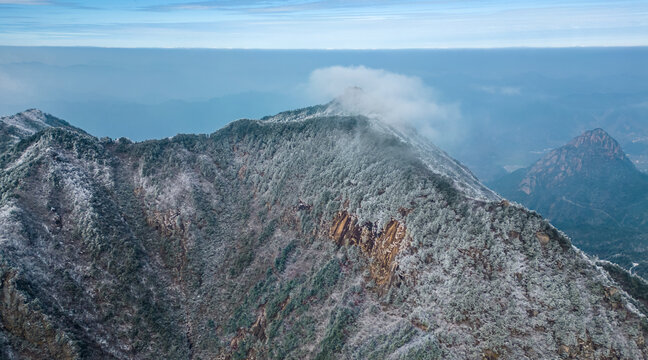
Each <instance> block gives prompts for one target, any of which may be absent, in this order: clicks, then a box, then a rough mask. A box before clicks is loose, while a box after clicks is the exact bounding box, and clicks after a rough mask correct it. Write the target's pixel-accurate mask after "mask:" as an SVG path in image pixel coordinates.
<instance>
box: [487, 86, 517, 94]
mask: <svg viewBox="0 0 648 360" xmlns="http://www.w3.org/2000/svg"><path fill="white" fill-rule="evenodd" d="M477 89H479V90H481V91H483V92H486V93H489V94H496V95H520V94H521V93H522V89H520V88H519V87H514V86H478V87H477Z"/></svg>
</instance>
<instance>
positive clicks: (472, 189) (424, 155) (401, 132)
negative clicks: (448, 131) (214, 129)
mask: <svg viewBox="0 0 648 360" xmlns="http://www.w3.org/2000/svg"><path fill="white" fill-rule="evenodd" d="M335 116H343V117H344V116H346V117H349V116H360V115H357V114H355V113H354V112H353V111H349V110H347V109H346V108H345V107H344V106H343V105H342V104H341V103H340V102H339V101H338V100H334V101H332V102H330V103H328V104H326V105H319V106H312V107H308V108H304V109H298V110H293V111H287V112H282V113H279V114H277V115H274V116H269V117H265V118H263V119H262V120H263V121H267V122H273V123H277V122H278V123H286V122H294V121H307V120H310V119H314V118H326V117H335ZM363 117H364V116H363ZM366 118H367V120H369V121H370V122H371V124H372V126H373V127H374V128H375V129H376V130H379V131H381V132H384V133H385V134H387V135H391V136H395V137H397V138H398V139H400V140H401V141H402V142H404V143H406V144H409V145H410V146H412V147H413V148H414V150H415V151H416V152H417V153H418V156H419V158H420V159H421V160H422V161H423V162H424V163H426V164H427V165H428V167H429V168H430V170H432V171H433V172H435V173H437V174H439V175H442V176H444V177H446V178H447V179H448V180H449V181H451V182H452V183H453V184H454V186H455V187H457V188H458V189H460V190H461V191H462V192H463V193H464V194H466V195H468V196H470V197H473V198H474V199H479V200H484V201H495V200H498V199H499V196H498V195H497V194H496V193H494V192H493V191H492V190H490V189H488V188H487V187H485V186H484V185H482V184H481V183H480V182H479V180H478V179H477V178H476V177H475V175H473V173H472V172H471V171H470V170H469V169H468V168H466V167H465V166H464V165H462V164H461V163H459V162H458V161H457V160H455V159H453V158H452V157H451V156H449V155H448V154H447V153H446V152H445V151H443V150H441V149H439V148H438V147H437V146H435V145H434V144H433V143H432V142H431V141H430V140H429V139H426V138H425V137H424V136H421V135H419V134H418V133H417V129H415V128H414V127H409V126H407V125H406V122H404V123H405V124H399V125H398V126H396V125H393V124H389V123H386V122H384V121H382V119H381V116H380V115H379V114H375V115H371V114H370V115H369V116H367V117H366Z"/></svg>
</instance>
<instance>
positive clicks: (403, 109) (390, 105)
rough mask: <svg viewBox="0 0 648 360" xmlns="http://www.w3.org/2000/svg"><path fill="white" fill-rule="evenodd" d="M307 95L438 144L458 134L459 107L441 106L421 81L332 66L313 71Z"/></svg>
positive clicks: (452, 138) (363, 69) (380, 71)
mask: <svg viewBox="0 0 648 360" xmlns="http://www.w3.org/2000/svg"><path fill="white" fill-rule="evenodd" d="M308 89H309V92H310V94H311V95H312V96H314V97H315V99H316V100H317V101H318V102H326V101H328V100H331V99H333V98H336V99H337V100H338V102H339V103H340V104H341V105H342V107H343V109H344V111H345V112H348V113H352V114H361V115H365V116H369V117H377V118H380V119H382V120H383V121H384V122H386V123H388V124H391V125H394V126H411V127H414V128H416V129H417V130H418V131H419V132H421V133H422V134H424V135H426V136H428V137H430V138H432V140H434V141H435V142H437V143H445V144H447V143H449V142H451V141H453V140H454V139H455V138H456V137H457V135H458V133H459V131H458V130H459V129H460V126H459V121H460V118H461V117H460V113H459V108H458V106H456V105H452V104H440V103H439V102H437V101H436V100H435V96H434V91H433V89H432V88H430V87H428V86H427V85H426V84H425V83H423V81H422V80H421V79H420V78H417V77H412V76H406V75H401V74H396V73H392V72H389V71H385V70H381V69H371V68H367V67H364V66H351V67H343V66H333V67H327V68H321V69H317V70H315V71H313V72H312V73H311V75H310V79H309V84H308Z"/></svg>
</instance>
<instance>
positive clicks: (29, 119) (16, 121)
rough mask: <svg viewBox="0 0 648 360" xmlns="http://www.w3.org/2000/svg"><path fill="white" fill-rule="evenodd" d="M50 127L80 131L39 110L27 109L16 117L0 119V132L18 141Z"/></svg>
mask: <svg viewBox="0 0 648 360" xmlns="http://www.w3.org/2000/svg"><path fill="white" fill-rule="evenodd" d="M49 127H61V128H68V129H74V130H79V129H76V128H74V127H73V126H71V125H70V124H69V123H68V122H66V121H64V120H61V119H59V118H56V117H54V116H52V115H50V114H47V113H45V112H43V111H41V110H39V109H27V110H25V111H22V112H19V113H17V114H15V115H10V116H3V117H0V131H2V132H3V133H6V134H8V135H9V136H10V137H12V138H16V139H21V138H24V137H27V136H31V135H33V134H35V133H37V132H39V131H41V130H43V129H46V128H49Z"/></svg>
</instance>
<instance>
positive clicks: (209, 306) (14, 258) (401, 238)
mask: <svg viewBox="0 0 648 360" xmlns="http://www.w3.org/2000/svg"><path fill="white" fill-rule="evenodd" d="M33 115H34V116H37V117H38V118H40V119H42V118H44V117H47V115H44V114H42V113H39V112H33ZM19 116H20V115H19ZM13 118H16V117H13ZM6 119H7V118H2V121H3V122H5V123H7V121H6ZM5 126H6V125H5ZM16 136H17V138H16V139H17V140H16V141H13V140H12V141H11V143H4V144H5V145H6V147H5V150H3V152H2V155H0V168H1V169H2V172H1V173H0V193H1V198H0V275H1V279H2V281H1V282H0V286H1V287H2V288H1V289H0V290H1V291H0V296H1V297H2V298H1V299H0V302H1V303H0V324H1V327H0V354H2V355H3V357H4V358H8V359H41V358H62V359H66V358H67V359H85V358H88V359H150V358H169V359H213V358H217V359H218V358H220V359H284V358H299V359H339V358H347V359H365V358H367V359H466V358H470V359H523V358H529V359H556V358H592V359H639V358H646V357H647V355H648V349H647V348H646V343H645V337H646V335H647V331H648V323H647V322H646V316H645V314H646V313H648V311H647V310H646V307H645V304H644V303H643V302H642V301H641V296H643V294H644V293H643V292H642V291H644V290H645V289H646V287H645V284H644V283H636V282H633V281H632V280H633V278H632V277H631V276H630V275H629V274H627V273H624V272H623V271H622V270H619V269H618V268H616V267H614V265H613V264H609V266H607V268H609V269H607V270H606V266H603V265H602V264H598V265H597V264H596V263H594V262H593V261H591V260H590V259H589V258H588V257H587V256H585V255H584V254H583V253H582V252H581V251H579V250H577V249H576V248H574V247H573V246H572V245H571V242H570V240H569V239H568V238H567V237H565V236H564V235H563V234H562V233H561V232H559V231H558V230H556V229H555V228H554V227H553V226H552V225H550V224H549V223H548V222H547V221H546V220H545V219H543V218H542V217H541V216H539V215H538V214H537V213H534V212H530V211H528V210H526V209H525V208H523V207H521V206H517V205H511V204H509V203H508V202H507V201H503V200H501V199H500V198H499V197H498V196H497V195H495V194H494V193H493V192H491V191H490V190H488V189H486V188H485V187H483V186H482V185H481V184H479V182H478V181H477V180H476V179H475V178H474V176H472V174H470V171H468V170H467V169H465V168H464V167H463V166H461V164H459V163H457V162H456V161H454V160H452V159H451V158H450V157H449V156H447V154H445V153H443V152H442V151H441V150H439V149H437V148H436V147H434V146H433V145H431V144H429V143H425V141H424V140H423V139H420V138H416V137H415V136H413V135H411V133H409V132H408V131H406V130H403V129H393V128H391V127H390V126H388V125H385V124H382V123H380V121H379V120H376V119H369V118H366V117H362V116H348V115H344V114H339V113H336V112H335V111H333V110H331V108H330V106H329V107H327V106H324V107H314V108H308V109H304V110H300V111H294V112H289V113H283V114H279V115H276V116H274V117H270V118H266V119H263V120H239V121H236V122H233V123H231V124H230V125H228V126H226V127H225V128H223V129H221V130H219V131H217V132H215V133H213V134H210V135H178V136H175V137H173V138H171V139H164V140H156V141H146V142H142V143H132V142H130V141H128V140H127V139H119V140H111V139H101V140H99V139H96V138H94V137H92V136H90V135H88V134H86V133H84V132H82V131H79V130H78V129H74V128H71V127H68V126H59V125H57V124H49V125H48V126H46V127H44V128H42V129H38V130H37V131H36V132H34V133H21V134H17V135H16ZM605 265H608V264H605ZM611 273H613V274H614V276H612V275H610V274H611ZM626 275H627V276H626ZM629 276H630V277H629ZM629 284H630V285H632V286H629ZM628 291H630V293H629V292H628Z"/></svg>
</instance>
